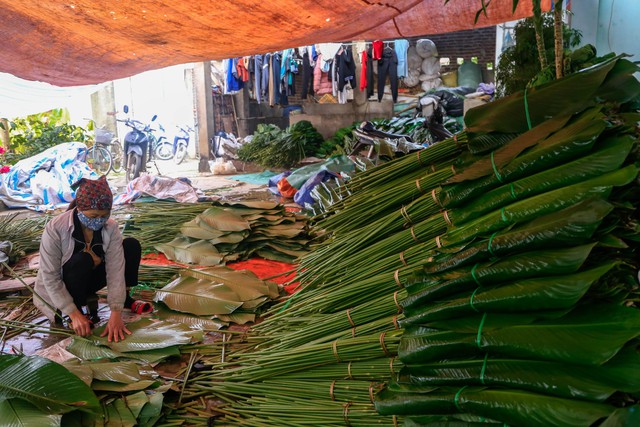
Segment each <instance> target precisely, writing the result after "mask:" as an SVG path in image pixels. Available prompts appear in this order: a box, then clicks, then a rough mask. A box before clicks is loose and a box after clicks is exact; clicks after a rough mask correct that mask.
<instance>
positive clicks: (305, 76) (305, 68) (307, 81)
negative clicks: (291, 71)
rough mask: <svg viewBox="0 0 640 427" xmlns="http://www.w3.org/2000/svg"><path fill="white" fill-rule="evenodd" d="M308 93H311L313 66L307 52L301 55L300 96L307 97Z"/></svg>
mask: <svg viewBox="0 0 640 427" xmlns="http://www.w3.org/2000/svg"><path fill="white" fill-rule="evenodd" d="M308 95H313V67H312V66H311V62H310V61H309V53H308V52H307V53H305V54H304V55H302V93H301V94H300V97H301V98H302V99H307V96H308Z"/></svg>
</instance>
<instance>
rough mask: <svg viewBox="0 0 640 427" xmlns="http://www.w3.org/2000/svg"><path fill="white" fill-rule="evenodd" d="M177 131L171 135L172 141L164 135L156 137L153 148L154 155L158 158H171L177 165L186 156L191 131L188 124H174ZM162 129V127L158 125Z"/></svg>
mask: <svg viewBox="0 0 640 427" xmlns="http://www.w3.org/2000/svg"><path fill="white" fill-rule="evenodd" d="M176 127H177V128H178V132H177V133H176V135H175V136H174V137H173V143H172V142H169V140H167V139H166V137H164V136H161V137H160V138H158V141H157V144H156V146H155V148H154V151H153V152H154V155H155V156H156V157H157V158H159V159H160V160H169V159H171V158H173V160H174V161H175V163H176V164H177V165H179V164H180V163H182V161H183V160H184V159H185V157H186V156H187V148H188V147H189V140H190V139H191V135H190V132H193V129H191V127H190V126H187V127H186V128H185V127H184V126H176ZM160 129H161V130H162V131H164V128H162V127H160Z"/></svg>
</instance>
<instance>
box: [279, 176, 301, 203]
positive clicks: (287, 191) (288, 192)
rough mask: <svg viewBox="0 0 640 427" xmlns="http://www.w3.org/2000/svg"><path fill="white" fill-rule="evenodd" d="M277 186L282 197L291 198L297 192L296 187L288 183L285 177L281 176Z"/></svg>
mask: <svg viewBox="0 0 640 427" xmlns="http://www.w3.org/2000/svg"><path fill="white" fill-rule="evenodd" d="M277 186H278V191H279V192H280V194H281V195H282V197H286V198H288V199H293V196H295V195H296V193H297V192H298V189H296V188H295V187H292V186H291V184H289V181H287V178H282V179H281V180H280V181H278V185H277Z"/></svg>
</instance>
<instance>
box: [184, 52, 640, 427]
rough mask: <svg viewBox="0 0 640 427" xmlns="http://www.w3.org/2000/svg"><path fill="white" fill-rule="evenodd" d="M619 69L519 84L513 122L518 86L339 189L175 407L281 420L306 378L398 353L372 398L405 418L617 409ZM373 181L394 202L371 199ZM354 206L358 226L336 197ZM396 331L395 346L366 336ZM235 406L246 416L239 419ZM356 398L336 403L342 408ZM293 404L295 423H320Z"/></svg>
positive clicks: (629, 161)
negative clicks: (284, 283) (291, 286)
mask: <svg viewBox="0 0 640 427" xmlns="http://www.w3.org/2000/svg"><path fill="white" fill-rule="evenodd" d="M635 71H637V67H636V66H635V65H634V64H632V63H630V62H629V61H626V60H624V59H620V58H616V59H614V60H611V61H609V62H606V63H603V64H600V65H598V66H596V67H593V68H592V69H589V70H585V71H583V72H581V73H578V74H576V75H572V76H569V77H567V78H565V79H563V80H559V81H557V82H554V83H550V84H549V85H547V86H540V87H538V88H536V89H535V90H531V91H530V93H528V94H527V100H526V102H527V104H526V105H527V109H528V110H529V112H528V113H526V112H525V111H524V110H525V107H524V106H525V95H524V94H522V93H521V94H516V95H514V96H513V97H511V98H508V99H505V100H501V101H496V102H495V103H494V104H495V108H493V107H492V105H494V104H489V105H488V106H486V107H482V109H481V110H480V111H476V110H472V111H473V113H469V116H468V122H467V130H466V131H465V132H464V133H463V134H461V135H459V136H458V137H457V138H456V139H453V138H452V139H450V140H447V141H442V142H441V143H438V144H436V145H433V146H432V147H429V148H427V149H425V150H423V151H422V152H420V153H421V154H420V156H418V154H412V155H409V156H405V157H404V158H401V159H398V160H397V161H393V162H390V163H388V164H385V165H382V166H379V167H376V168H374V169H370V170H368V171H366V172H365V173H364V174H362V175H360V177H357V178H356V179H354V180H353V182H352V183H350V184H349V188H348V189H346V190H345V191H347V192H351V193H352V194H351V195H347V196H346V197H345V198H344V199H343V200H341V201H340V202H338V203H337V204H336V205H335V206H334V207H333V209H334V212H335V213H334V214H333V215H332V216H327V217H326V219H323V220H322V221H321V222H320V224H319V225H320V226H322V227H323V228H324V229H325V230H326V232H327V233H328V235H329V236H330V237H331V238H330V239H329V240H327V241H326V242H325V243H324V244H323V245H321V246H320V247H319V248H318V250H317V251H315V252H314V253H312V254H310V255H308V256H307V257H305V258H304V259H303V262H302V267H301V270H300V278H301V281H302V288H301V290H300V291H299V292H298V293H297V294H295V295H294V296H293V297H291V298H290V299H289V300H287V301H285V302H283V303H281V304H278V305H277V306H276V307H274V309H273V310H272V311H271V313H270V314H271V316H270V317H268V318H267V319H266V320H265V321H264V322H263V323H261V324H260V325H258V326H256V327H255V328H254V329H253V331H252V334H249V337H250V338H249V343H253V346H254V348H253V350H252V349H251V348H247V347H246V346H245V347H243V348H242V350H241V351H239V352H238V353H233V352H232V353H230V354H227V355H226V357H227V360H228V362H227V363H225V364H222V365H219V364H213V368H214V371H213V372H212V373H210V374H207V375H201V376H198V377H197V378H194V382H193V384H192V387H194V388H195V390H193V391H192V393H193V394H192V395H193V396H201V395H202V393H206V394H207V395H212V396H217V397H222V398H224V399H226V400H227V401H232V400H238V401H237V402H230V403H229V406H228V407H227V408H225V410H224V411H225V414H227V415H226V416H225V421H227V424H231V425H233V424H243V425H256V426H271V425H282V416H285V415H287V414H289V413H294V412H295V415H296V418H295V422H294V423H293V424H292V425H303V424H305V420H304V419H302V418H298V415H299V413H300V412H301V411H304V409H303V408H304V405H303V403H304V401H305V398H306V397H307V395H310V393H312V392H311V391H310V390H315V389H316V387H320V384H321V383H320V382H319V381H323V380H326V379H328V378H333V380H340V379H341V378H347V379H351V378H352V375H351V367H352V364H355V363H371V364H374V363H375V364H378V363H381V362H382V361H383V360H384V359H385V357H386V359H387V363H389V362H388V360H389V358H393V356H395V355H396V354H399V357H400V361H401V363H400V364H399V366H402V369H401V371H400V374H396V371H393V369H392V370H391V372H389V377H388V379H389V380H392V381H391V382H390V385H389V386H388V387H387V388H386V389H385V390H384V391H382V392H381V393H379V394H378V395H377V398H376V399H375V401H376V407H377V409H378V411H379V412H380V413H381V414H382V415H383V416H384V417H389V416H393V415H397V416H398V417H399V418H398V419H400V418H401V417H404V420H405V422H406V425H433V426H435V425H475V424H464V423H467V422H468V423H500V424H503V423H508V424H515V425H534V426H543V425H545V426H546V425H590V424H592V423H593V422H597V421H600V420H602V419H604V418H607V417H610V420H609V421H607V422H605V424H603V426H604V425H607V423H609V425H614V424H611V423H613V422H615V420H618V419H624V418H625V417H628V416H629V415H630V413H631V411H626V412H625V411H620V410H618V409H617V408H619V407H621V406H625V405H626V406H629V407H631V408H633V406H631V405H633V404H634V403H636V401H637V392H638V388H637V384H638V375H637V372H638V370H637V366H638V353H637V350H636V348H635V344H636V342H637V341H635V340H636V338H637V336H638V334H639V332H638V331H639V330H640V329H639V328H638V326H639V324H638V322H639V320H640V318H639V315H638V311H637V308H636V307H635V306H634V298H635V297H633V293H634V292H636V291H634V288H633V286H635V287H636V288H637V282H636V281H635V279H634V277H635V275H636V274H637V270H638V261H637V257H636V256H635V254H636V253H637V243H636V242H637V241H638V226H637V220H636V219H635V218H634V216H633V212H634V211H633V204H634V202H636V201H637V175H638V168H637V167H636V166H635V164H634V163H636V162H637V159H636V158H635V155H636V153H637V150H636V148H637V134H636V128H635V124H636V122H637V121H638V117H637V115H636V114H635V113H634V112H628V111H625V108H626V105H625V103H626V102H628V101H629V100H630V99H632V98H633V97H634V96H637V95H639V94H640V84H638V82H637V80H636V79H635V78H634V77H633V73H634V72H635ZM598 103H600V104H598ZM597 104H598V105H597ZM451 165H454V169H455V170H454V171H452V173H449V174H447V175H446V176H444V175H442V174H443V173H444V172H443V171H445V170H446V169H447V168H449V169H450V167H451ZM455 166H458V167H455ZM399 175H401V176H399ZM429 175H432V179H429V178H426V177H427V176H429ZM403 177H404V180H405V181H406V180H407V177H410V178H409V180H411V181H413V182H412V184H413V185H414V187H403V183H404V181H403V180H402V178H403ZM416 179H418V181H419V182H420V186H419V187H418V185H416V183H415V181H416ZM390 182H395V183H396V185H398V186H399V188H402V190H401V191H400V190H399V191H398V193H399V194H394V193H393V192H392V191H388V190H383V192H384V198H378V199H376V197H378V196H379V194H380V192H379V191H378V189H379V188H385V186H386V185H387V183H390ZM389 185H390V186H391V184H389ZM415 189H417V190H418V193H421V194H417V193H416V190H415ZM402 194H405V196H404V197H403V196H402ZM369 199H376V201H377V204H378V205H380V207H379V208H377V210H376V211H375V214H373V215H371V214H369V212H368V211H367V210H360V208H359V206H360V205H359V203H356V202H355V201H356V200H359V201H366V200H369ZM429 199H430V201H429ZM387 202H388V204H389V205H391V206H390V207H389V208H387V206H386V205H387ZM418 204H420V206H419V207H416V206H417V205H418ZM374 205H375V204H368V205H367V209H371V208H372V206H374ZM409 208H414V210H410V209H409ZM416 212H418V213H416ZM331 213H332V212H329V214H331ZM398 307H402V308H403V310H404V312H403V313H402V314H398V313H397V310H398ZM398 328H399V329H398ZM394 329H397V330H396V331H395V332H392V331H393V330H394ZM401 333H404V335H403V336H402V338H401V339H400V343H399V346H398V347H397V348H396V347H395V343H394V344H393V345H389V344H390V343H388V342H387V341H385V339H386V338H388V337H390V336H393V337H394V340H395V338H396V337H398V335H397V334H401ZM361 334H362V335H361ZM376 337H377V341H378V346H379V347H377V349H374V347H373V346H372V344H373V343H374V341H376ZM381 348H382V349H384V350H386V351H383V354H382V355H381V354H380V349H381ZM391 360H394V359H391ZM345 364H346V365H347V368H346V371H347V375H344V372H345V368H344V365H345ZM392 365H393V363H392ZM216 368H220V370H219V371H218V370H216ZM540 371H543V372H540ZM590 372H593V373H594V377H593V378H591V377H590V378H588V379H585V378H584V375H585V373H590ZM547 373H548V374H547ZM554 373H555V374H557V375H554ZM333 375H335V376H333ZM629 377H630V378H631V380H629V379H628V378H629ZM293 378H295V379H296V380H304V379H306V380H307V386H306V387H305V389H304V390H299V391H298V390H297V389H296V391H290V392H288V393H284V394H285V396H283V395H278V396H274V397H273V398H270V397H269V396H268V395H266V396H265V394H266V393H265V392H264V390H265V385H266V384H263V383H264V382H267V381H268V384H269V385H270V386H271V387H272V388H273V389H277V387H278V386H277V385H276V384H275V383H277V382H281V384H282V387H283V388H284V389H287V387H288V386H287V384H293V383H291V382H290V380H291V379H293ZM625 378H627V380H625ZM221 380H223V381H224V382H225V384H226V383H227V382H228V383H229V388H228V390H226V391H225V390H224V387H220V388H216V386H217V385H218V384H220V383H219V381H221ZM377 380H380V378H377ZM271 381H273V382H271ZM234 383H238V384H241V385H242V387H237V386H235V384H234ZM297 387H301V386H300V385H297ZM253 396H256V397H257V398H258V401H257V402H259V404H260V406H261V408H262V409H264V410H265V413H264V416H261V415H260V413H259V412H258V411H254V410H251V409H250V408H247V406H248V405H249V404H250V402H253V400H252V399H253ZM330 396H331V394H330ZM361 399H362V395H361V394H359V393H357V392H354V394H353V396H352V397H351V399H350V398H349V397H346V398H345V400H346V401H347V402H348V403H349V402H350V403H351V404H350V405H348V404H344V405H343V408H344V407H346V409H344V413H347V414H348V413H349V410H348V408H350V407H351V405H355V404H356V403H358V402H361V401H362V400H361ZM308 403H309V405H308V406H307V408H309V410H310V411H311V410H314V412H313V414H310V415H309V417H308V418H306V421H308V422H307V424H309V423H311V424H314V425H338V423H339V421H337V420H335V419H334V418H332V416H333V415H331V414H329V413H328V412H329V411H327V413H326V414H324V415H323V414H321V413H320V412H315V409H313V408H315V407H316V406H315V405H316V403H318V402H317V401H316V400H315V398H314V400H313V401H309V402H308ZM276 408H277V410H278V411H280V412H278V415H275V413H274V411H275V410H276ZM533 414H535V415H533ZM324 416H326V422H324V421H325V420H323V417H324ZM384 417H381V418H380V419H379V423H380V424H383V425H384V424H388V425H393V423H396V422H397V421H398V419H395V420H389V418H384ZM367 422H369V424H368V425H373V424H376V422H374V421H373V420H371V419H369V420H367ZM341 423H342V425H345V424H349V423H351V424H352V425H353V424H354V422H353V421H352V419H351V418H350V417H349V418H347V419H345V418H343V420H342V421H341ZM356 424H357V423H356ZM360 425H362V424H360ZM478 425H480V424H478Z"/></svg>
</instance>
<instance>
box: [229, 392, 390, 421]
mask: <svg viewBox="0 0 640 427" xmlns="http://www.w3.org/2000/svg"><path fill="white" fill-rule="evenodd" d="M301 394H302V396H301V397H300V398H299V400H297V401H293V402H292V401H291V400H288V399H287V400H280V399H272V398H268V397H256V398H254V399H251V402H250V403H247V404H244V405H235V406H234V407H233V408H232V409H227V411H228V412H231V411H232V412H233V413H234V414H236V417H229V416H227V417H225V420H233V421H234V422H236V423H238V424H239V425H246V426H255V427H266V426H270V427H273V426H292V427H302V426H306V427H308V426H326V427H332V426H345V425H346V426H353V427H371V426H373V425H379V426H388V427H395V426H398V425H400V424H399V423H401V422H402V421H401V418H399V417H395V416H381V415H378V413H377V412H376V410H375V408H374V407H373V405H372V404H364V403H352V402H347V403H341V402H333V401H331V400H330V399H329V400H327V401H325V400H307V399H305V398H304V393H301Z"/></svg>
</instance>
